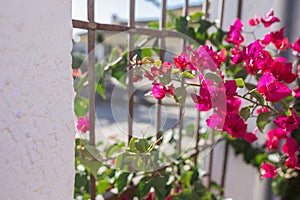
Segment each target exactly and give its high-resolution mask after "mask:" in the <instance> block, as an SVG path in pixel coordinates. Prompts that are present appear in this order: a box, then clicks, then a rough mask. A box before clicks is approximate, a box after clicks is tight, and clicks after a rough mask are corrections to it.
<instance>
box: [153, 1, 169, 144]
mask: <svg viewBox="0 0 300 200" xmlns="http://www.w3.org/2000/svg"><path fill="white" fill-rule="evenodd" d="M166 15H167V1H166V0H163V1H162V4H161V17H160V25H159V30H160V31H163V30H164V29H165V28H166V19H167V16H166ZM159 50H160V55H159V57H160V60H161V61H162V62H163V61H164V57H165V51H166V41H165V38H164V37H161V38H160V39H159ZM161 104H162V101H161V100H157V103H156V105H155V116H156V120H155V123H156V124H155V127H156V139H157V140H158V139H159V138H160V137H161V131H160V130H161Z"/></svg>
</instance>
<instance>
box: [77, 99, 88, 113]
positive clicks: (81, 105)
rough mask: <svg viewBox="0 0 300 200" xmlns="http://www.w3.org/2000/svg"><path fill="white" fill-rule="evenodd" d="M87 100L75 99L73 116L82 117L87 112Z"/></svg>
mask: <svg viewBox="0 0 300 200" xmlns="http://www.w3.org/2000/svg"><path fill="white" fill-rule="evenodd" d="M88 105H89V99H88V98H85V97H79V96H76V97H75V114H76V116H77V117H83V116H85V115H86V114H87V112H88V109H89V107H88Z"/></svg>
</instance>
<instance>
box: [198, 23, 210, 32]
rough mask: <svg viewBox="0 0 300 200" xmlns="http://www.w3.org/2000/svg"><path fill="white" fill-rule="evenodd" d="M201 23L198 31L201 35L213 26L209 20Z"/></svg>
mask: <svg viewBox="0 0 300 200" xmlns="http://www.w3.org/2000/svg"><path fill="white" fill-rule="evenodd" d="M199 23H200V27H199V29H198V31H199V32H200V33H203V32H206V31H207V30H208V29H209V28H210V27H211V26H212V25H213V24H212V23H211V22H210V21H207V20H201V21H200V22H199Z"/></svg>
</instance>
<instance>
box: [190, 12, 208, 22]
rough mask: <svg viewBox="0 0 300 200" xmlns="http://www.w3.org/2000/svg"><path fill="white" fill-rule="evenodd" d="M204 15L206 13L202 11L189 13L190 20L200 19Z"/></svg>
mask: <svg viewBox="0 0 300 200" xmlns="http://www.w3.org/2000/svg"><path fill="white" fill-rule="evenodd" d="M204 15H205V14H204V13H201V12H195V13H192V14H191V15H189V17H190V21H200V20H201V19H202V17H203V16H204Z"/></svg>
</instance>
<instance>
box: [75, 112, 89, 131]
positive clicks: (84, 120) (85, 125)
mask: <svg viewBox="0 0 300 200" xmlns="http://www.w3.org/2000/svg"><path fill="white" fill-rule="evenodd" d="M77 130H78V131H80V132H81V133H86V132H87V131H89V130H90V123H89V118H88V115H86V116H85V117H79V119H78V121H77Z"/></svg>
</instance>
